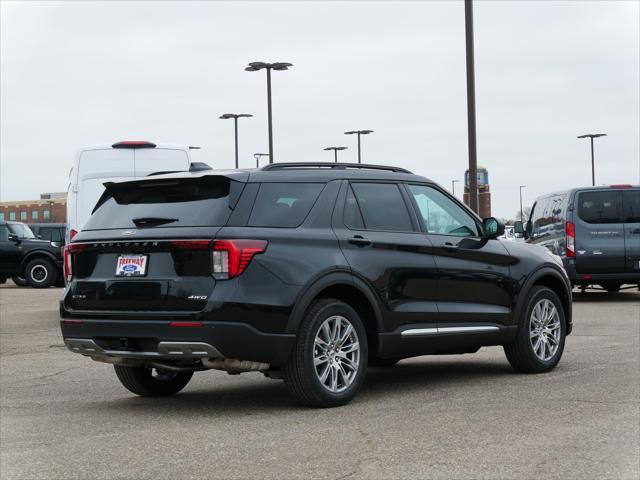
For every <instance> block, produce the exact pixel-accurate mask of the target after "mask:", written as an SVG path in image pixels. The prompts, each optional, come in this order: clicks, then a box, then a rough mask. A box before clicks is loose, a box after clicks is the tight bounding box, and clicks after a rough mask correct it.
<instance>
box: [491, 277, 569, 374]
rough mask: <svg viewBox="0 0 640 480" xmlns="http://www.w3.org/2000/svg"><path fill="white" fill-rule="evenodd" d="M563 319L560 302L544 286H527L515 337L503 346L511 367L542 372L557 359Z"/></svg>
mask: <svg viewBox="0 0 640 480" xmlns="http://www.w3.org/2000/svg"><path fill="white" fill-rule="evenodd" d="M565 335H566V321H565V318H564V310H563V308H562V303H561V302H560V299H559V298H558V295H556V294H555V292H554V291H553V290H551V289H550V288H547V287H540V286H539V287H534V288H532V289H531V292H530V293H529V295H528V297H527V301H526V303H525V307H524V308H523V309H522V312H521V313H520V319H519V322H518V332H517V334H516V338H515V339H514V340H513V341H512V342H511V343H510V344H508V345H505V346H504V352H505V354H506V355H507V360H509V363H510V364H511V366H512V367H513V368H514V369H515V370H517V371H519V372H523V373H544V372H548V371H550V370H552V369H553V367H555V366H556V365H557V363H558V362H559V361H560V357H561V356H562V352H563V350H564V342H565Z"/></svg>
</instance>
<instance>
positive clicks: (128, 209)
mask: <svg viewBox="0 0 640 480" xmlns="http://www.w3.org/2000/svg"><path fill="white" fill-rule="evenodd" d="M241 189H242V184H239V182H235V181H231V180H230V179H229V178H227V177H221V176H220V177H217V176H216V177H214V176H206V177H201V178H195V179H194V178H182V179H175V180H158V181H153V180H145V181H139V182H124V183H118V184H113V185H112V186H110V187H109V190H108V191H107V192H105V195H104V196H103V197H102V198H101V199H100V202H99V203H98V206H97V207H96V210H95V212H94V214H93V215H92V216H91V218H90V219H89V221H88V222H87V223H86V225H85V227H84V230H107V229H121V228H145V227H154V228H162V227H207V226H220V225H224V224H225V223H226V222H227V219H228V218H229V216H230V214H231V211H232V208H231V207H232V204H231V201H230V198H232V197H235V196H236V195H238V193H239V191H240V190H241ZM134 220H135V221H134Z"/></svg>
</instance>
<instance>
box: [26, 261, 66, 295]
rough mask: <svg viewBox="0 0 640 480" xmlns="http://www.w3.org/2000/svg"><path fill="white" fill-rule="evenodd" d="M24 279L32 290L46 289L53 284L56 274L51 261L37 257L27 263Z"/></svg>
mask: <svg viewBox="0 0 640 480" xmlns="http://www.w3.org/2000/svg"><path fill="white" fill-rule="evenodd" d="M24 278H25V279H26V280H27V282H29V285H31V286H32V287H33V288H48V287H50V286H51V285H53V284H54V283H55V281H56V279H57V278H58V272H57V271H56V267H55V265H54V264H53V263H52V262H51V260H49V259H47V258H44V257H39V258H34V259H33V260H31V261H30V262H29V263H27V267H26V268H25V269H24Z"/></svg>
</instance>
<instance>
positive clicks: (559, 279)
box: [513, 263, 573, 335]
mask: <svg viewBox="0 0 640 480" xmlns="http://www.w3.org/2000/svg"><path fill="white" fill-rule="evenodd" d="M543 277H552V278H553V279H555V283H554V286H556V285H562V288H563V289H564V295H565V298H566V302H564V301H563V304H564V306H565V320H566V323H567V325H566V326H567V335H569V334H570V333H571V330H572V328H573V320H572V299H571V298H572V297H571V282H570V281H569V278H568V277H567V274H566V272H564V270H562V269H561V268H560V267H559V266H557V265H555V264H551V263H546V264H544V265H541V266H539V267H538V268H536V269H535V270H533V271H532V272H531V273H529V275H528V276H527V277H526V278H525V280H524V281H523V282H522V285H521V287H520V292H519V294H518V298H517V301H516V306H515V310H514V316H513V322H514V324H516V325H517V323H518V319H519V318H520V314H521V312H522V309H523V308H524V306H525V302H526V300H527V295H526V294H527V293H528V292H529V291H530V290H531V288H532V287H533V286H534V285H536V284H543V285H547V283H546V282H545V281H544V279H543ZM559 296H560V300H563V299H562V295H559Z"/></svg>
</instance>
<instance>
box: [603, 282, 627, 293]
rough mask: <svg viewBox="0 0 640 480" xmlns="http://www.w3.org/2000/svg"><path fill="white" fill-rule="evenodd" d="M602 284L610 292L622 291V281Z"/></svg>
mask: <svg viewBox="0 0 640 480" xmlns="http://www.w3.org/2000/svg"><path fill="white" fill-rule="evenodd" d="M600 286H601V287H602V288H604V289H605V290H606V291H607V292H609V293H617V292H619V291H620V287H621V286H622V284H621V283H603V284H602V285H600Z"/></svg>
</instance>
